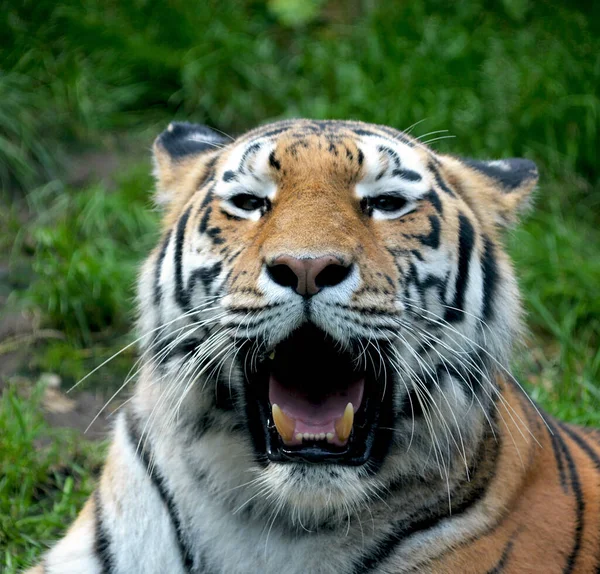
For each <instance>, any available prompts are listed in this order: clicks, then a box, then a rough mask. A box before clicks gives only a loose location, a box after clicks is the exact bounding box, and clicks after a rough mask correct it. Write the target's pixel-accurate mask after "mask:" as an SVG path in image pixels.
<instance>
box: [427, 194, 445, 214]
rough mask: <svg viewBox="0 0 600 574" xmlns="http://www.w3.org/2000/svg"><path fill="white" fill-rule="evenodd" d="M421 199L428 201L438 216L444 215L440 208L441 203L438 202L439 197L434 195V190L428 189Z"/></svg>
mask: <svg viewBox="0 0 600 574" xmlns="http://www.w3.org/2000/svg"><path fill="white" fill-rule="evenodd" d="M423 199H424V200H425V201H429V202H430V203H431V204H432V205H433V207H435V210H436V211H437V212H438V213H439V214H440V215H443V214H444V209H443V207H442V202H441V201H440V196H439V195H438V194H437V193H436V191H435V190H433V189H430V190H429V191H428V192H427V193H426V194H425V195H424V196H423Z"/></svg>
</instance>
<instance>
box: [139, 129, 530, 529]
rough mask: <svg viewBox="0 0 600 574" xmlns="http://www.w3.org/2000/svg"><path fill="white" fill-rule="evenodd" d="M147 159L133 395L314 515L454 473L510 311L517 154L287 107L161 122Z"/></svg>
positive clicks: (480, 408)
mask: <svg viewBox="0 0 600 574" xmlns="http://www.w3.org/2000/svg"><path fill="white" fill-rule="evenodd" d="M154 156H155V175H156V179H157V195H156V199H157V203H158V204H159V205H160V206H161V208H162V211H163V214H164V215H163V238H162V240H161V243H160V244H159V246H158V247H157V248H156V250H155V251H154V252H153V254H152V255H151V256H150V258H149V259H148V261H147V262H146V265H145V267H144V271H143V273H142V276H141V281H140V308H141V318H140V326H141V332H142V336H143V337H145V338H144V339H143V341H144V344H143V352H144V354H145V355H146V356H151V357H152V361H151V362H149V363H148V364H149V365H150V366H147V369H146V375H145V376H143V377H142V379H143V380H145V382H142V383H140V390H139V391H138V393H137V394H138V395H142V394H144V396H145V397H146V398H145V399H139V401H141V403H143V401H144V400H146V401H147V402H148V404H149V405H151V406H152V412H154V411H156V412H162V413H163V414H162V415H161V416H163V417H164V418H165V420H168V421H169V422H171V423H172V424H173V425H175V426H176V425H180V428H192V427H193V428H195V429H196V431H195V432H197V433H199V434H197V435H196V437H197V440H198V445H199V446H197V450H198V452H202V454H201V455H198V464H199V465H202V464H208V463H207V461H210V466H209V467H207V469H205V470H206V472H208V473H209V474H210V476H211V477H212V479H213V482H212V483H213V484H214V485H222V488H223V492H225V491H227V492H235V489H236V488H243V489H244V490H246V491H248V490H249V491H250V492H252V489H254V491H255V492H257V493H258V492H261V493H263V494H266V497H265V498H266V499H267V500H269V499H270V500H271V504H273V501H276V503H277V504H279V505H280V506H281V507H286V508H291V509H293V512H296V516H298V517H300V516H303V517H304V519H305V520H307V519H308V520H310V519H314V520H315V521H317V522H318V520H319V517H322V516H323V513H324V512H326V511H332V512H335V511H338V510H339V511H340V512H346V511H347V509H348V508H356V507H357V506H358V505H361V504H363V503H364V502H365V501H367V500H368V499H369V497H374V496H378V492H380V491H381V490H382V489H385V488H387V487H388V486H389V485H390V484H391V483H393V482H396V483H397V482H398V481H402V480H409V479H412V478H414V477H415V476H418V477H420V478H421V479H424V480H428V481H432V482H435V481H440V480H441V481H442V482H445V481H449V480H452V477H453V476H454V475H458V474H460V473H462V474H463V475H464V473H465V465H466V466H467V468H468V467H469V465H470V463H471V461H472V460H473V457H474V451H475V450H476V448H477V445H478V444H479V438H480V437H481V436H482V434H483V433H485V432H486V431H485V429H486V428H489V427H493V425H494V424H495V423H494V419H495V417H494V409H497V404H498V403H499V402H501V400H502V399H501V397H500V391H499V387H498V384H497V377H498V374H500V373H501V372H502V370H503V369H504V366H503V365H505V364H506V359H507V357H508V353H509V350H510V346H511V343H512V341H513V340H514V339H515V337H516V336H517V335H518V333H519V330H520V304H519V295H518V290H517V287H516V282H515V278H514V273H513V270H512V268H511V265H510V262H509V260H508V258H507V256H506V254H505V252H504V250H503V247H502V243H501V232H502V228H504V227H506V226H509V225H511V224H512V223H513V222H514V221H515V219H516V217H517V214H518V212H519V210H520V209H521V208H522V207H523V206H524V205H525V204H526V203H527V198H528V196H529V194H530V192H531V190H532V189H533V188H534V186H535V184H536V182H537V171H536V168H535V166H534V164H533V163H532V162H530V161H528V160H522V159H507V160H500V161H475V160H466V159H461V158H458V157H453V156H448V155H441V154H438V153H436V152H434V151H433V150H431V149H429V148H428V147H426V146H425V145H423V144H421V143H420V142H419V141H418V140H417V139H414V138H412V137H410V136H409V135H407V134H405V133H403V132H400V131H396V130H394V129H391V128H388V127H384V126H376V125H371V124H365V123H360V122H352V121H305V120H291V121H283V122H278V123H275V124H270V125H267V126H264V127H261V128H259V129H256V130H254V131H251V132H249V133H247V134H245V135H243V136H241V137H239V138H238V139H231V138H228V137H226V136H224V135H222V134H220V133H217V132H215V131H213V130H210V129H209V128H206V127H204V126H198V125H192V124H184V123H174V124H171V125H170V126H169V128H168V129H167V130H166V131H165V132H164V133H163V134H162V135H161V136H160V137H159V138H158V139H157V140H156V142H155V145H154ZM149 334H151V335H149ZM148 397H153V399H149V398H148ZM148 408H149V410H150V407H148ZM175 413H176V414H175ZM157 416H158V415H157ZM186 425H187V426H186ZM198 429H200V430H198ZM165 432H167V431H165ZM182 440H183V439H182ZM207 445H208V446H207ZM211 449H212V450H211ZM217 451H218V452H217ZM193 452H194V449H192V448H191V447H190V453H193ZM190 456H193V454H191V455H190ZM245 471H247V472H249V473H250V474H244V472H245ZM252 473H254V474H252ZM239 477H241V478H239ZM250 479H252V480H250ZM215 488H217V486H215ZM237 492H239V490H238V491H237ZM231 496H233V495H231ZM269 497H270V498H269ZM246 498H249V496H246ZM265 504H266V503H265ZM293 512H292V515H293Z"/></svg>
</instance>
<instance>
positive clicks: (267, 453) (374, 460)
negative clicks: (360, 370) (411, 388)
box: [242, 327, 394, 470]
mask: <svg viewBox="0 0 600 574" xmlns="http://www.w3.org/2000/svg"><path fill="white" fill-rule="evenodd" d="M300 329H303V327H301V328H300ZM292 336H293V335H292ZM322 336H323V335H322ZM249 346H250V345H249ZM359 348H360V346H359ZM382 355H383V356H385V353H382ZM242 360H243V359H242ZM383 366H384V365H377V364H376V363H375V364H372V365H371V367H370V369H368V370H367V372H366V373H365V374H364V376H365V392H364V397H363V403H362V405H361V408H360V409H359V411H358V412H357V413H356V417H355V424H354V427H353V430H352V434H351V436H350V439H349V441H348V444H347V445H346V446H344V447H336V446H334V445H330V444H326V445H323V446H319V444H318V443H314V444H310V443H309V444H307V445H304V444H303V445H298V446H288V445H285V444H284V443H283V441H282V440H281V438H280V436H279V433H278V432H277V429H276V428H275V425H274V423H273V421H272V420H271V406H270V402H269V400H268V381H269V374H270V366H269V365H268V364H267V363H266V362H261V363H260V364H259V365H258V366H257V367H256V368H255V369H254V370H253V371H252V372H246V385H245V394H246V401H245V402H246V416H247V423H248V429H249V432H250V435H251V437H252V440H253V443H254V448H255V451H256V454H257V456H258V458H259V460H262V461H270V462H275V463H291V462H294V463H307V464H339V465H346V466H361V465H365V464H366V463H369V467H370V469H371V470H376V469H377V468H378V467H379V466H380V464H381V463H382V462H383V459H384V458H385V455H386V454H387V451H388V450H389V446H390V444H391V441H392V431H391V428H392V419H393V415H392V410H393V409H392V403H393V392H394V389H393V387H394V385H393V381H391V380H386V373H387V372H389V369H388V368H383Z"/></svg>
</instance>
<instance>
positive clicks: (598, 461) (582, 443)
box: [559, 423, 600, 470]
mask: <svg viewBox="0 0 600 574" xmlns="http://www.w3.org/2000/svg"><path fill="white" fill-rule="evenodd" d="M559 424H560V428H562V430H563V431H565V432H566V433H567V434H568V435H569V437H571V439H572V440H573V442H575V443H577V445H578V446H579V447H580V448H581V450H583V451H584V452H585V453H586V454H587V455H588V457H589V458H590V460H591V461H592V462H593V463H594V465H595V466H596V470H600V455H598V453H597V452H596V451H595V450H594V449H593V448H592V447H591V446H590V445H589V444H588V443H587V441H586V440H585V439H584V438H583V437H582V436H581V435H578V434H577V433H576V432H575V430H573V428H571V427H570V426H569V425H567V424H565V423H559Z"/></svg>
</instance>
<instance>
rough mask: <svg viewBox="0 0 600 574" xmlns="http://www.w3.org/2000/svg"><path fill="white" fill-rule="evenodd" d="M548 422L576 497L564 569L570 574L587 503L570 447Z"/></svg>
mask: <svg viewBox="0 0 600 574" xmlns="http://www.w3.org/2000/svg"><path fill="white" fill-rule="evenodd" d="M546 422H547V424H548V426H549V427H550V430H551V431H552V432H553V433H554V435H553V436H554V437H556V443H557V446H558V448H559V449H560V450H561V452H562V454H563V456H564V459H565V462H566V468H567V470H568V471H569V479H570V480H569V486H570V490H571V491H572V492H573V495H574V496H575V532H574V533H573V550H571V553H570V554H569V556H568V557H567V563H566V565H565V567H564V569H563V574H570V573H571V572H573V569H574V568H575V564H576V562H577V557H578V556H579V552H580V550H581V541H582V538H583V526H584V512H585V501H584V500H583V492H582V490H581V482H580V481H579V474H578V473H577V466H576V464H575V461H574V460H573V456H572V454H571V451H570V450H569V447H568V446H567V444H566V443H565V441H564V440H563V437H562V436H561V434H560V431H559V429H558V428H557V427H556V426H554V424H553V423H552V422H551V421H549V420H548V421H546Z"/></svg>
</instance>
